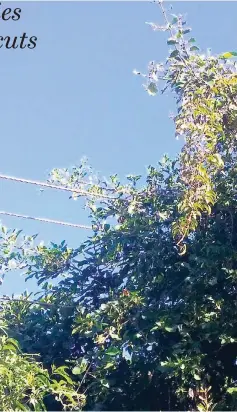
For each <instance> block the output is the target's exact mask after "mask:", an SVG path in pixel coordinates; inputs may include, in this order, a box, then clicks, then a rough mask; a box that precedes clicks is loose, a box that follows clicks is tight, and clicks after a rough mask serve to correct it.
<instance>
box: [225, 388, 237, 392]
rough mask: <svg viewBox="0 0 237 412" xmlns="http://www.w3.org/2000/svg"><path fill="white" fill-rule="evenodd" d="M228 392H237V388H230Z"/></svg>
mask: <svg viewBox="0 0 237 412" xmlns="http://www.w3.org/2000/svg"><path fill="white" fill-rule="evenodd" d="M227 392H228V393H235V392H237V388H228V389H227Z"/></svg>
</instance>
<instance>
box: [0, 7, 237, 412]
mask: <svg viewBox="0 0 237 412" xmlns="http://www.w3.org/2000/svg"><path fill="white" fill-rule="evenodd" d="M159 6H160V8H161V11H162V13H163V16H164V20H165V25H164V26H158V25H156V24H154V23H149V24H150V25H151V27H152V28H153V29H154V30H162V31H167V32H169V38H168V41H167V43H168V45H169V46H171V47H172V50H171V51H170V54H169V56H168V58H167V61H166V63H165V64H161V63H156V62H154V61H153V62H151V63H150V64H149V68H148V74H147V75H143V74H141V73H138V72H136V73H137V74H140V75H141V76H143V77H144V78H145V79H146V84H145V88H146V90H147V91H148V93H149V94H150V95H155V94H156V93H157V92H158V89H159V88H160V83H161V84H163V86H162V87H163V89H162V93H163V92H165V91H167V92H169V91H170V92H172V93H175V95H176V97H177V115H176V116H174V122H175V126H176V134H177V136H183V137H184V146H183V149H182V152H181V153H180V155H179V156H178V157H177V159H175V160H173V161H172V160H171V159H169V158H167V157H164V158H163V159H162V161H161V162H160V163H159V165H158V167H149V168H148V171H147V176H146V181H145V183H144V184H143V185H142V179H141V177H140V176H128V178H127V182H126V184H122V183H121V182H120V181H119V179H118V177H117V176H111V178H110V179H109V180H107V181H104V180H103V179H101V178H100V177H99V176H98V175H95V173H94V172H93V170H92V169H91V168H90V167H88V165H87V164H86V163H85V162H82V164H81V165H80V166H79V167H75V168H73V169H72V170H68V169H64V170H56V169H55V170H53V171H52V174H51V176H50V179H49V180H50V181H51V182H53V183H54V184H60V185H62V184H63V185H64V186H68V187H70V188H72V189H75V190H76V189H81V190H84V194H86V193H87V196H86V208H87V210H88V211H89V215H90V218H91V223H92V228H93V230H92V235H91V236H90V237H89V238H88V239H87V240H86V241H85V242H84V243H83V244H82V245H80V246H79V247H78V249H71V248H69V246H68V245H67V244H66V242H65V241H63V242H62V243H61V244H58V245H57V244H52V245H51V246H49V247H46V246H44V245H41V244H39V245H37V244H35V243H34V242H35V239H34V237H24V236H22V235H21V233H19V232H16V231H14V230H13V231H11V230H6V229H5V228H4V227H2V235H1V243H0V248H1V256H0V259H1V270H2V273H4V274H6V273H7V272H8V271H9V270H11V269H16V268H18V269H21V270H24V271H25V276H26V279H28V278H32V277H34V278H35V279H37V281H38V285H39V293H38V294H37V295H36V296H35V297H32V296H27V295H26V294H23V295H22V296H21V297H19V298H17V299H16V298H14V297H13V298H7V297H3V298H2V300H3V303H2V312H1V313H2V319H3V321H4V323H5V324H6V326H7V333H8V336H9V337H8V339H9V338H10V342H12V343H11V345H12V346H13V347H14V348H15V345H16V343H13V342H16V340H17V341H18V342H19V346H20V348H21V351H22V353H21V352H20V353H18V351H16V350H15V349H14V352H13V348H11V347H9V349H8V350H10V351H11V354H10V355H9V354H8V352H6V351H4V345H6V342H7V340H6V339H7V338H5V337H3V338H2V339H3V340H2V345H3V346H1V347H0V358H1V364H0V368H1V371H2V368H3V372H1V377H0V379H2V381H1V385H0V386H1V387H2V388H4V390H3V389H2V391H3V392H1V393H0V406H1V408H2V409H4V408H9V409H14V408H16V407H18V405H20V404H21V405H24V407H25V408H27V407H29V408H30V409H36V410H37V409H38V408H39V407H40V408H41V407H42V408H43V406H42V405H43V404H44V407H45V408H46V409H47V410H55V402H59V401H61V403H62V408H63V407H64V408H69V409H70V408H71V409H75V405H77V408H78V409H80V408H84V409H85V410H93V409H94V410H98V409H100V410H193V409H198V410H203V411H210V410H214V409H215V410H235V408H236V407H237V399H236V394H237V387H236V382H237V366H236V359H237V300H236V297H237V288H236V280H237V235H236V233H237V211H236V176H237V169H236V163H235V159H236V133H237V129H236V127H237V123H236V114H237V106H236V101H237V100H236V99H237V98H236V95H237V73H236V64H235V62H234V63H232V61H231V60H230V58H233V57H234V56H236V55H237V53H235V52H226V53H224V54H222V55H221V56H211V55H209V54H207V55H202V54H200V53H199V48H198V47H197V46H196V42H195V39H194V38H193V37H191V36H190V34H189V33H190V29H189V28H187V27H186V23H185V22H184V21H183V19H182V16H175V15H173V16H172V20H171V22H169V20H168V17H167V14H166V11H165V9H164V7H163V4H162V3H161V2H159ZM77 196H78V194H76V193H75V195H73V198H77ZM33 299H35V300H33ZM12 339H14V340H12ZM11 345H10V346H11ZM32 353H33V354H35V353H36V354H38V358H37V362H36V360H34V358H32V355H30V357H29V356H28V355H27V354H32ZM6 365H9V366H8V367H7V369H6ZM66 367H67V368H66ZM4 368H5V369H4ZM18 370H20V372H17V371H18ZM52 373H53V374H54V375H55V376H56V377H55V379H53V380H52V378H51V374H52ZM25 376H26V378H25ZM59 376H61V377H59ZM41 377H42V378H41ZM60 388H61V390H62V391H61V392H60ZM20 389H21V390H20ZM11 391H12V392H11ZM6 392H7V394H6ZM4 394H5V395H4ZM15 394H16V395H15ZM46 395H47V396H46ZM6 396H7V398H6ZM58 405H59V403H57V406H56V408H59V406H58Z"/></svg>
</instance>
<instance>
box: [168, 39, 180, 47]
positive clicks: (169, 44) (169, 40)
mask: <svg viewBox="0 0 237 412" xmlns="http://www.w3.org/2000/svg"><path fill="white" fill-rule="evenodd" d="M167 44H168V46H172V45H174V44H178V42H177V40H176V39H174V38H173V37H170V38H169V39H168V40H167Z"/></svg>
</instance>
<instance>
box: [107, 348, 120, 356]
mask: <svg viewBox="0 0 237 412" xmlns="http://www.w3.org/2000/svg"><path fill="white" fill-rule="evenodd" d="M105 353H106V355H109V356H116V355H118V354H119V353H120V350H119V349H118V348H115V347H113V346H111V348H109V349H107V351H106V352H105Z"/></svg>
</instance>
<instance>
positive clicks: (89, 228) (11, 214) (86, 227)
mask: <svg viewBox="0 0 237 412" xmlns="http://www.w3.org/2000/svg"><path fill="white" fill-rule="evenodd" d="M0 215H5V216H11V217H19V218H22V219H30V220H36V221H39V222H44V223H55V224H57V225H63V226H71V227H76V228H78V229H87V230H92V227H91V226H86V225H80V224H76V223H69V222H62V221H60V220H51V219H45V218H41V217H33V216H26V215H20V214H19V213H11V212H5V211H2V210H1V211H0Z"/></svg>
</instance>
